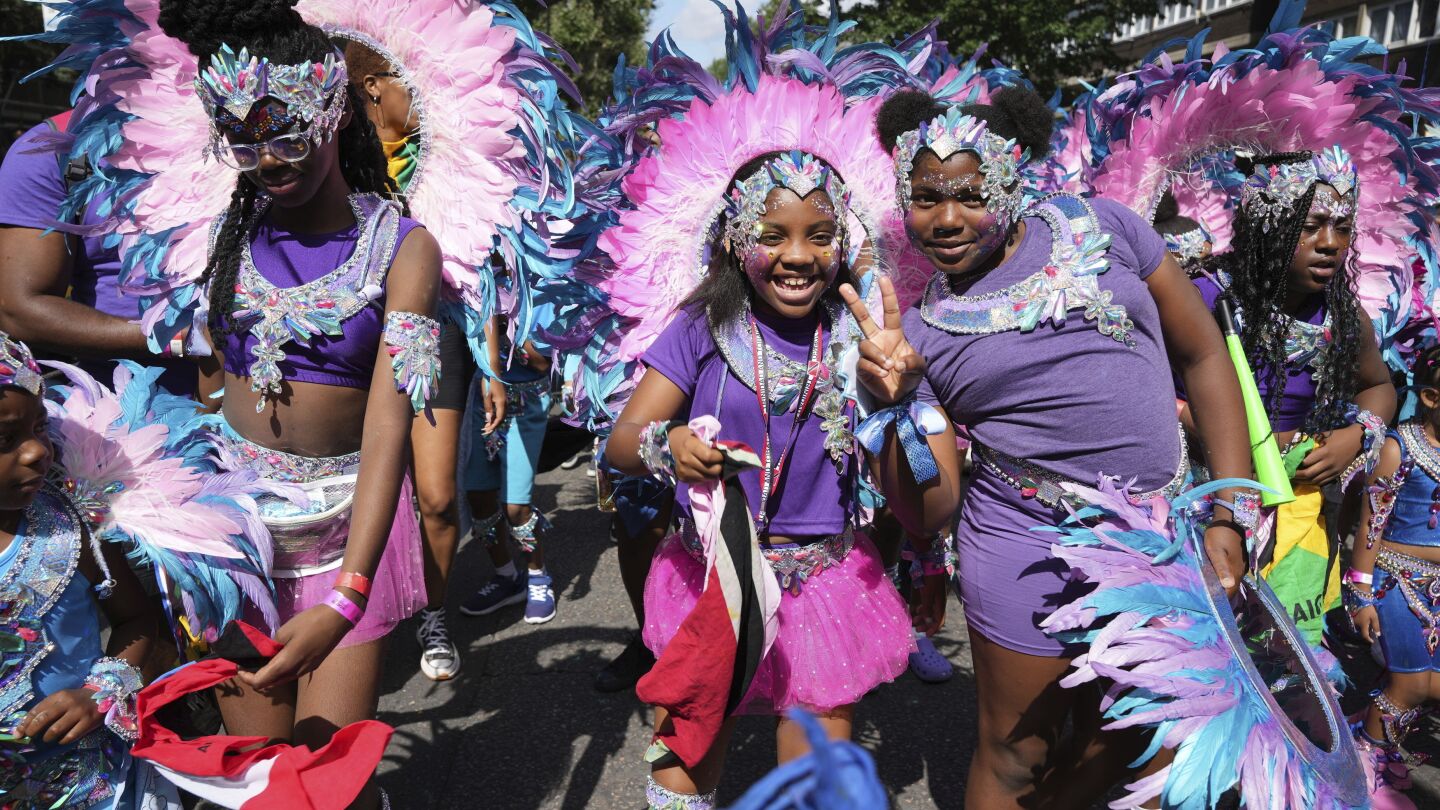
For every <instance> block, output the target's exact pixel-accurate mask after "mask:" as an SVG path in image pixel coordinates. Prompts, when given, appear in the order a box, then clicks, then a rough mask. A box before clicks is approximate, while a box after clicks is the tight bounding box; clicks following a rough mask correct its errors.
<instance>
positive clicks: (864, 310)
mask: <svg viewBox="0 0 1440 810" xmlns="http://www.w3.org/2000/svg"><path fill="white" fill-rule="evenodd" d="M840 297H841V298H843V299H845V306H847V307H849V308H850V314H851V315H853V316H854V317H855V322H856V323H858V324H859V325H860V331H861V333H862V334H864V335H865V339H864V340H862V341H861V342H860V363H859V365H858V367H857V369H856V371H857V373H858V375H859V377H860V384H861V385H863V386H865V390H867V391H869V392H870V393H871V394H872V395H873V396H874V397H875V398H876V399H877V400H879V401H880V402H882V403H884V404H886V405H890V404H894V403H896V402H899V401H900V400H902V399H904V398H905V397H906V396H907V395H909V394H910V392H911V391H914V390H915V389H916V387H918V386H919V385H920V380H921V379H923V378H924V376H925V368H926V365H925V358H923V357H921V356H920V355H919V353H917V352H916V351H915V349H914V348H913V347H912V346H911V345H910V341H908V340H906V339H905V332H904V330H903V329H901V328H900V300H899V299H898V298H896V296H895V285H894V284H891V283H890V279H888V278H881V279H880V300H881V301H882V302H883V303H884V309H885V314H884V323H883V324H876V323H875V319H873V318H871V317H870V309H869V307H867V306H865V302H864V301H861V300H860V295H859V294H858V293H856V292H855V288H854V287H852V286H850V285H849V284H842V285H840Z"/></svg>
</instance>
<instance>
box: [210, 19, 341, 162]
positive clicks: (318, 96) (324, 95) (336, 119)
mask: <svg viewBox="0 0 1440 810" xmlns="http://www.w3.org/2000/svg"><path fill="white" fill-rule="evenodd" d="M348 81H349V79H348V76H347V74H346V72H345V60H344V58H343V57H341V56H340V55H339V54H338V53H330V54H326V56H325V61H323V62H321V63H319V64H317V63H314V62H303V63H301V64H298V65H281V64H276V63H273V62H271V61H270V60H268V59H265V58H263V57H258V56H251V55H250V52H249V51H248V50H247V49H243V48H242V49H241V50H240V53H239V55H238V56H237V55H236V53H235V51H234V50H233V49H231V47H230V46H229V45H221V46H220V50H219V51H218V52H216V54H215V55H214V56H212V57H210V64H209V66H208V67H206V68H205V69H204V70H202V71H201V72H200V75H199V76H197V77H196V78H195V90H196V93H197V94H198V95H199V96H200V102H201V103H202V104H203V105H205V112H206V113H207V114H209V116H210V146H209V149H210V151H214V149H215V148H217V147H218V146H219V145H220V140H221V133H220V128H221V127H222V126H223V127H224V128H225V129H226V130H227V131H229V132H231V133H233V134H237V135H251V134H253V132H251V130H254V131H265V130H268V129H271V128H275V127H279V126H280V125H281V124H282V123H283V122H282V121H281V120H280V119H279V118H278V117H277V118H275V119H274V120H268V118H269V114H268V113H266V112H262V113H261V114H260V117H259V118H258V119H256V120H254V121H252V120H251V117H252V115H253V114H254V113H255V112H256V110H255V107H256V105H257V104H259V103H260V102H261V101H262V100H264V99H267V98H268V99H274V100H275V101H278V102H280V103H281V104H284V105H285V112H284V113H283V114H280V115H282V116H283V117H284V118H288V119H290V124H292V125H293V123H294V119H297V118H298V119H301V120H304V121H306V122H308V123H309V124H310V133H311V134H312V135H313V136H315V137H318V138H319V139H320V141H321V142H324V141H328V140H329V139H330V136H331V135H332V134H334V132H335V129H336V128H337V127H338V125H339V123H340V117H341V116H342V115H343V114H344V113H345V87H346V83H347V82H348ZM272 106H273V105H272ZM275 131H279V130H278V129H276V130H275Z"/></svg>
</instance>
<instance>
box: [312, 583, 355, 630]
mask: <svg viewBox="0 0 1440 810" xmlns="http://www.w3.org/2000/svg"><path fill="white" fill-rule="evenodd" d="M320 604H322V605H324V606H325V607H328V608H331V609H332V610H334V611H335V612H336V613H339V614H340V615H341V616H344V617H345V621H347V622H350V626H351V627H354V626H355V625H357V624H359V623H360V619H361V618H362V617H363V616H364V615H365V611H363V610H361V609H360V606H359V605H357V604H355V603H354V602H351V601H350V597H348V596H346V595H345V594H343V593H341V592H340V591H331V592H330V594H329V595H328V596H326V597H325V601H323V602H321V603H320Z"/></svg>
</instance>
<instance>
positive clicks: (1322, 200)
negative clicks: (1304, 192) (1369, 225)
mask: <svg viewBox="0 0 1440 810" xmlns="http://www.w3.org/2000/svg"><path fill="white" fill-rule="evenodd" d="M1310 213H1311V214H1312V215H1319V216H1325V217H1329V218H1330V219H1331V220H1337V219H1345V218H1348V217H1353V216H1355V197H1354V195H1353V194H1347V195H1344V196H1341V194H1340V192H1338V191H1336V190H1335V187H1334V186H1330V185H1326V184H1324V183H1321V184H1319V185H1317V186H1315V197H1314V198H1313V199H1312V200H1311V202H1310Z"/></svg>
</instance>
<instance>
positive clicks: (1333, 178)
mask: <svg viewBox="0 0 1440 810" xmlns="http://www.w3.org/2000/svg"><path fill="white" fill-rule="evenodd" d="M1317 183H1324V184H1325V185H1328V186H1330V187H1332V188H1334V189H1335V191H1336V193H1338V194H1339V195H1340V196H1339V199H1338V200H1335V199H1334V198H1333V197H1331V195H1319V194H1317V195H1315V197H1316V201H1317V202H1318V203H1319V205H1318V206H1317V205H1315V204H1314V203H1312V206H1311V209H1312V210H1316V209H1317V208H1318V209H1323V210H1325V211H1327V212H1328V213H1330V214H1332V215H1334V216H1351V215H1353V214H1354V213H1355V203H1356V198H1357V196H1358V181H1357V180H1356V173H1355V163H1354V161H1352V160H1351V159H1350V155H1348V154H1347V153H1346V152H1345V150H1344V149H1341V148H1340V147H1339V146H1332V147H1330V148H1329V149H1326V150H1324V151H1323V152H1319V153H1317V154H1314V155H1312V156H1311V157H1310V159H1309V160H1302V161H1298V162H1296V163H1283V164H1268V165H1259V166H1256V167H1255V172H1254V173H1253V174H1251V175H1250V176H1249V177H1248V178H1246V180H1245V186H1244V188H1242V189H1241V190H1240V204H1241V206H1242V207H1244V208H1245V209H1246V210H1247V211H1249V212H1250V213H1251V214H1252V215H1253V216H1256V217H1257V218H1258V219H1259V220H1260V227H1261V228H1262V229H1263V230H1264V231H1266V232H1267V233H1268V232H1269V231H1270V229H1271V228H1273V227H1275V224H1276V223H1277V222H1279V221H1280V218H1281V217H1283V216H1285V215H1287V214H1289V213H1291V212H1293V211H1294V210H1295V206H1296V205H1297V204H1298V203H1299V201H1300V198H1302V197H1304V196H1305V193H1306V192H1308V191H1309V190H1310V189H1311V187H1313V186H1314V185H1315V184H1317ZM1322 197H1323V199H1322Z"/></svg>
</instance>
